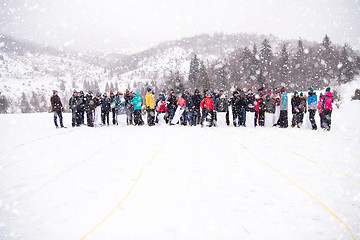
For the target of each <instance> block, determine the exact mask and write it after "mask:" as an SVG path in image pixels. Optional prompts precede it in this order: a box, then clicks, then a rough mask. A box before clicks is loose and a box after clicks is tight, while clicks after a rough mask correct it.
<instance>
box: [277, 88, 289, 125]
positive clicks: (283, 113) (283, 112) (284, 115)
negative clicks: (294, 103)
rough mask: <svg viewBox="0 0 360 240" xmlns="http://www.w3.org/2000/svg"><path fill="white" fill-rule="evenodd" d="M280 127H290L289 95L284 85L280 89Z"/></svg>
mask: <svg viewBox="0 0 360 240" xmlns="http://www.w3.org/2000/svg"><path fill="white" fill-rule="evenodd" d="M280 93H281V97H280V119H279V121H280V128H287V127H288V124H289V123H288V97H287V93H286V91H285V87H282V88H281V90H280Z"/></svg>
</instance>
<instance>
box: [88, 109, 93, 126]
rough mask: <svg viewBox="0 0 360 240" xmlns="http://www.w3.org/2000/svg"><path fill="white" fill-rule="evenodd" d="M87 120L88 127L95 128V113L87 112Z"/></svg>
mask: <svg viewBox="0 0 360 240" xmlns="http://www.w3.org/2000/svg"><path fill="white" fill-rule="evenodd" d="M86 120H87V122H86V123H87V125H88V126H89V127H93V126H94V113H93V111H86Z"/></svg>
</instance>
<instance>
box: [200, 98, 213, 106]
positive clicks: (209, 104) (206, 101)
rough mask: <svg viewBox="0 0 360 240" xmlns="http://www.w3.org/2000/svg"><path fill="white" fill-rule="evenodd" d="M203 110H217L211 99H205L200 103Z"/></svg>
mask: <svg viewBox="0 0 360 240" xmlns="http://www.w3.org/2000/svg"><path fill="white" fill-rule="evenodd" d="M200 107H201V108H206V109H215V104H214V100H213V99H212V98H211V97H210V98H204V99H203V100H202V101H201V103H200Z"/></svg>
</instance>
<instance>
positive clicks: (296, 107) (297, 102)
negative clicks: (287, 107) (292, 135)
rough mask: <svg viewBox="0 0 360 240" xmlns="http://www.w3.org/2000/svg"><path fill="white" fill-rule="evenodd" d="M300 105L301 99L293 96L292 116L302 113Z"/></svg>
mask: <svg viewBox="0 0 360 240" xmlns="http://www.w3.org/2000/svg"><path fill="white" fill-rule="evenodd" d="M300 105H301V99H300V97H295V96H293V97H292V98H291V108H292V114H296V113H298V112H300Z"/></svg>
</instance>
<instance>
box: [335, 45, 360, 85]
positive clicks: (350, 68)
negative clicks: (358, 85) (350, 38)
mask: <svg viewBox="0 0 360 240" xmlns="http://www.w3.org/2000/svg"><path fill="white" fill-rule="evenodd" d="M349 52H351V49H350V47H349V46H348V45H347V44H345V45H344V47H343V49H342V51H341V57H340V63H339V64H338V68H339V82H340V83H348V82H351V81H352V80H353V79H354V77H355V74H356V64H355V61H354V59H353V58H352V57H351V56H350V54H349Z"/></svg>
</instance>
